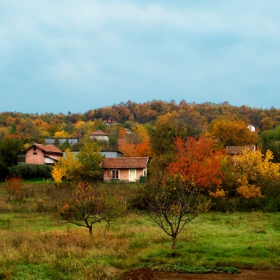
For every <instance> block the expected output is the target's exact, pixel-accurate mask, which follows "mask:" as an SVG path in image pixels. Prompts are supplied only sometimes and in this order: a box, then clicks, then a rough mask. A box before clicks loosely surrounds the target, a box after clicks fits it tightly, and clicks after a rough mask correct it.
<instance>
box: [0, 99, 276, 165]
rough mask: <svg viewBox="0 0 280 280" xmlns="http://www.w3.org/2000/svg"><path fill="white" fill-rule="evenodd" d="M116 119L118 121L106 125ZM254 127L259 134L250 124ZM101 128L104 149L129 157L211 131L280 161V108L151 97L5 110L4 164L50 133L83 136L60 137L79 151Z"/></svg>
mask: <svg viewBox="0 0 280 280" xmlns="http://www.w3.org/2000/svg"><path fill="white" fill-rule="evenodd" d="M108 118H112V119H114V120H115V121H116V122H117V124H116V125H113V126H107V125H106V124H104V123H103V120H105V119H108ZM249 125H251V126H253V127H255V131H254V133H251V132H249V130H248V129H247V127H248V126H249ZM98 129H100V130H102V131H104V132H106V133H108V135H109V139H110V140H109V143H105V144H104V143H103V144H104V145H103V149H105V150H116V149H118V150H120V151H122V152H123V155H124V156H152V155H153V154H155V153H159V154H162V152H164V151H165V150H166V149H170V147H172V139H174V138H175V137H177V136H180V137H183V138H186V137H187V136H195V137H198V136H200V135H202V134H206V135H208V136H211V137H212V138H214V139H216V140H217V141H218V142H219V143H220V146H222V147H225V146H230V145H233V146H234V145H257V146H258V147H259V148H260V149H262V151H263V153H265V152H266V151H267V150H268V149H270V150H271V151H272V152H273V154H274V157H275V158H274V161H276V162H280V109H275V108H273V107H271V108H270V109H262V108H250V107H248V106H245V105H244V106H240V107H238V106H232V105H230V104H229V103H228V102H224V103H221V104H213V103H202V104H196V103H187V102H186V101H184V100H182V101H181V102H179V103H176V102H175V101H170V102H166V101H162V100H152V101H149V102H145V103H136V102H132V101H127V102H126V103H120V104H118V105H116V104H115V105H112V106H107V107H103V108H97V109H92V110H89V111H87V112H85V113H75V114H74V113H71V112H68V114H52V113H45V114H24V113H20V112H2V113H0V163H3V164H4V165H5V166H13V165H16V164H17V155H18V154H19V153H20V152H21V151H22V150H24V149H25V148H27V147H28V146H29V145H31V144H33V143H34V142H36V143H42V144H44V143H45V138H47V137H54V138H55V139H56V140H57V139H58V138H71V137H73V138H78V139H79V142H78V144H76V145H74V146H72V145H70V143H69V142H67V141H66V142H65V143H63V144H61V143H59V142H58V141H56V142H55V145H56V146H57V147H58V148H60V149H61V150H62V151H65V150H66V149H67V148H71V149H72V150H76V151H78V150H80V148H81V147H82V146H83V145H84V143H85V140H86V139H87V136H88V135H89V133H91V132H93V131H95V130H98Z"/></svg>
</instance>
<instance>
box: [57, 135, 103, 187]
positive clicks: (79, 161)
mask: <svg viewBox="0 0 280 280" xmlns="http://www.w3.org/2000/svg"><path fill="white" fill-rule="evenodd" d="M100 151H101V147H100V146H99V145H98V143H97V142H96V141H88V142H86V143H85V144H84V145H83V146H82V148H81V149H80V151H79V152H78V153H77V155H75V154H74V153H71V151H70V150H69V149H68V150H66V156H65V158H60V159H59V160H58V162H57V163H55V165H54V168H53V170H52V177H53V179H54V181H55V183H56V184H57V183H60V182H61V180H62V178H63V177H64V178H66V179H68V180H74V181H76V182H85V183H91V182H93V181H97V180H101V179H102V172H103V170H102V168H101V163H102V161H103V159H104V156H103V155H101V154H100Z"/></svg>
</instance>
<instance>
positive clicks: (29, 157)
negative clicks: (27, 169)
mask: <svg viewBox="0 0 280 280" xmlns="http://www.w3.org/2000/svg"><path fill="white" fill-rule="evenodd" d="M25 162H26V163H34V164H44V163H45V159H44V153H43V151H42V150H41V149H38V148H36V150H34V149H33V147H32V148H31V149H29V150H28V151H27V152H26V155H25Z"/></svg>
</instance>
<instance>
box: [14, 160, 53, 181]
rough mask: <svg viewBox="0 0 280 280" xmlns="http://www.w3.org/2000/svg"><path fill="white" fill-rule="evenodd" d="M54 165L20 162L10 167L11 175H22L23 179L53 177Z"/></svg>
mask: <svg viewBox="0 0 280 280" xmlns="http://www.w3.org/2000/svg"><path fill="white" fill-rule="evenodd" d="M51 170H52V166H50V165H45V164H25V163H22V164H19V165H16V166H12V167H10V168H9V171H10V176H11V177H21V178H22V179H33V178H45V179H50V178H51Z"/></svg>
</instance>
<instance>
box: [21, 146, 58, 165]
mask: <svg viewBox="0 0 280 280" xmlns="http://www.w3.org/2000/svg"><path fill="white" fill-rule="evenodd" d="M23 152H24V154H25V160H24V162H25V163H33V164H54V163H55V162H56V161H58V159H59V158H60V157H62V156H63V153H62V151H61V150H60V149H58V148H57V147H56V146H54V145H43V144H36V143H35V144H33V145H31V146H30V147H29V148H27V149H25V150H24V151H23ZM19 156H20V157H21V159H23V157H22V155H19ZM21 161H23V160H21Z"/></svg>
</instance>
